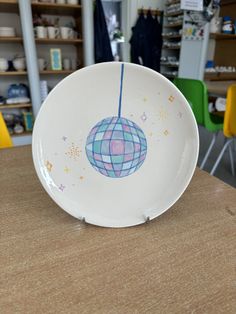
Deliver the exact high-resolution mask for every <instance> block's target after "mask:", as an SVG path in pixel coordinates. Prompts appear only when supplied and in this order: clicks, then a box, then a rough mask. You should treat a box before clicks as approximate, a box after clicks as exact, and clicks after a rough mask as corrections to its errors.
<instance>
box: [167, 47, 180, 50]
mask: <svg viewBox="0 0 236 314" xmlns="http://www.w3.org/2000/svg"><path fill="white" fill-rule="evenodd" d="M163 49H169V50H179V49H180V47H167V46H163Z"/></svg>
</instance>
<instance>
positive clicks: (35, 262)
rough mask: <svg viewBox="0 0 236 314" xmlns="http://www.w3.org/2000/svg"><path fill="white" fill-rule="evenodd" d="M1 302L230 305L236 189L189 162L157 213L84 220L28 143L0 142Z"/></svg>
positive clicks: (34, 305) (94, 309) (57, 307)
mask: <svg viewBox="0 0 236 314" xmlns="http://www.w3.org/2000/svg"><path fill="white" fill-rule="evenodd" d="M0 193H1V194H0V196H1V198H0V216H1V238H0V252H1V253H0V254H1V256H0V265H1V275H0V278H1V281H0V282H1V284H0V312H1V313H3V314H6V313H24V314H25V313H37V314H38V313H57V314H58V313H66V314H68V313H77V314H78V313H103V314H104V313H105V314H106V313H112V314H113V313H114V314H116V313H122V314H126V313H168V314H169V313H181V314H182V313H199V314H200V313H201V314H202V313H214V314H216V313H217V314H218V313H227V314H228V313H235V310H236V192H235V189H234V188H232V187H230V186H228V185H226V184H224V183H223V182H221V181H219V180H218V179H216V178H214V177H211V176H210V175H208V174H207V173H206V172H203V171H200V170H198V169H197V170H196V172H195V174H194V177H193V180H192V182H191V184H190V186H189V187H188V189H187V191H186V192H185V193H184V195H183V196H182V197H181V198H180V200H179V201H178V202H177V203H176V204H175V205H174V206H173V207H172V208H171V209H170V210H168V211H167V212H166V213H165V214H163V215H162V216H160V217H159V218H157V219H155V220H153V221H151V222H150V223H148V224H144V225H141V226H137V227H133V228H124V229H108V228H100V227H95V226H91V225H86V224H84V223H82V222H80V221H78V220H76V219H74V218H73V217H71V216H69V215H68V214H66V213H65V212H64V211H63V210H62V209H60V208H59V207H58V206H57V205H56V204H55V203H54V202H53V201H52V200H51V199H50V198H49V196H48V195H47V194H46V192H45V191H44V190H43V188H42V187H41V185H40V183H39V181H38V179H37V178H36V174H35V171H34V169H33V164H32V159H31V148H30V147H21V148H12V149H9V150H1V151H0Z"/></svg>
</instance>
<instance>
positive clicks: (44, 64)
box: [38, 58, 47, 72]
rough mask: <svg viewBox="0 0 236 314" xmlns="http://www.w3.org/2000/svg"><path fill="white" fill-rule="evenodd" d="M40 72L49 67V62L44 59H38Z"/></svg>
mask: <svg viewBox="0 0 236 314" xmlns="http://www.w3.org/2000/svg"><path fill="white" fill-rule="evenodd" d="M38 67H39V71H40V72H41V71H43V70H45V69H46V67H47V61H46V60H45V59H44V58H38Z"/></svg>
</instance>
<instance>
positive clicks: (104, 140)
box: [86, 117, 147, 178]
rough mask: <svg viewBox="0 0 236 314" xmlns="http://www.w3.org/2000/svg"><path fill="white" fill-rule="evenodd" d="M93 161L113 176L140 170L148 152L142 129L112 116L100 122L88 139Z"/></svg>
mask: <svg viewBox="0 0 236 314" xmlns="http://www.w3.org/2000/svg"><path fill="white" fill-rule="evenodd" d="M86 154H87V157H88V160H89V162H90V164H91V165H92V166H93V168H94V169H96V170H97V171H99V172H100V173H101V174H103V175H105V176H107V177H110V178H122V177H125V176H128V175H130V174H132V173H134V172H135V171H137V170H138V169H139V168H140V167H141V165H142V164H143V162H144V160H145V157H146V154H147V141H146V138H145V135H144V133H143V131H142V130H141V129H140V127H139V126H138V125H137V124H135V123H134V122H132V121H130V120H128V119H125V118H120V117H110V118H106V119H103V120H102V121H100V122H98V123H97V124H96V125H95V126H94V127H93V128H92V130H91V131H90V133H89V135H88V137H87V142H86Z"/></svg>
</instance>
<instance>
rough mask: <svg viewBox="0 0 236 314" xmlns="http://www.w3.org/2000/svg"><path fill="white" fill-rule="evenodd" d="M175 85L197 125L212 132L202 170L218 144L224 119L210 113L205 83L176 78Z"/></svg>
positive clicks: (201, 166)
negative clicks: (216, 143) (188, 106)
mask: <svg viewBox="0 0 236 314" xmlns="http://www.w3.org/2000/svg"><path fill="white" fill-rule="evenodd" d="M174 84H175V86H176V87H177V88H178V89H179V90H180V91H181V92H182V94H183V95H184V96H185V98H186V99H187V101H188V102H189V104H190V106H191V108H192V110H193V113H194V116H195V118H196V121H197V123H198V124H199V125H202V126H204V127H205V128H206V129H207V130H208V131H209V132H212V140H211V143H210V146H209V148H208V150H207V152H206V154H205V156H204V158H203V161H202V163H201V165H200V169H203V167H204V166H205V164H206V161H207V159H208V157H209V155H210V152H211V150H212V148H213V146H214V144H215V142H216V138H217V135H218V133H219V131H222V130H223V120H224V119H223V118H222V117H218V116H215V115H212V114H210V113H209V111H208V91H207V87H206V84H205V83H204V82H203V81H200V80H193V79H185V78H175V79H174Z"/></svg>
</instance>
